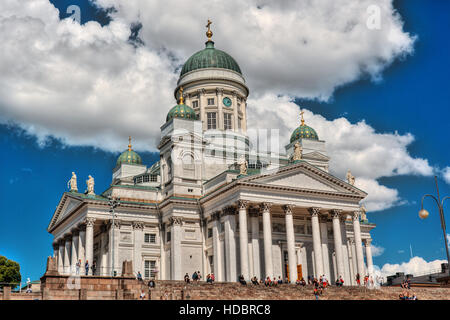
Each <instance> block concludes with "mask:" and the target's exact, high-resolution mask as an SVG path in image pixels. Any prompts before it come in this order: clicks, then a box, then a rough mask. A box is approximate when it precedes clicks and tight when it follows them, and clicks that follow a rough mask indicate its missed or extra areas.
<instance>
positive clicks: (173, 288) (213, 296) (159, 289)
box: [145, 281, 450, 300]
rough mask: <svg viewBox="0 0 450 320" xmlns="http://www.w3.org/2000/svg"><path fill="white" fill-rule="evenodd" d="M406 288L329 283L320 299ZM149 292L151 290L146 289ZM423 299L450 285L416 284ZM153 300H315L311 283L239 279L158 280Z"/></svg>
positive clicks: (384, 295)
mask: <svg viewBox="0 0 450 320" xmlns="http://www.w3.org/2000/svg"><path fill="white" fill-rule="evenodd" d="M402 291H403V290H402V289H401V288H398V287H382V288H381V289H367V288H365V287H341V288H337V287H333V286H332V287H329V288H327V289H326V290H324V292H323V295H321V296H320V300H398V299H399V294H400V293H401V292H402ZM145 292H147V291H145ZM411 292H414V293H415V294H416V295H417V297H418V299H420V300H450V288H412V289H411ZM150 299H152V300H244V299H245V300H314V299H315V297H314V295H313V287H312V286H311V285H308V286H305V287H301V286H297V285H288V284H283V285H278V286H276V287H265V286H264V285H259V286H254V285H250V284H249V285H246V286H244V285H241V284H239V283H225V282H222V283H220V282H219V283H214V284H207V283H205V282H199V283H190V284H186V283H184V281H157V282H156V287H155V288H154V289H152V290H151V291H150Z"/></svg>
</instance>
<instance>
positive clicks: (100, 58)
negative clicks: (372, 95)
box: [0, 0, 432, 211]
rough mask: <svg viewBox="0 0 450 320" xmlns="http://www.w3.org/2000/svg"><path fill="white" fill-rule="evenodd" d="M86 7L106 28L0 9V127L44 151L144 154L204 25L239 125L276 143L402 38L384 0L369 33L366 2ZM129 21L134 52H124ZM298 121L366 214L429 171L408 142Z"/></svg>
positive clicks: (376, 66)
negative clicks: (8, 126) (407, 178)
mask: <svg viewBox="0 0 450 320" xmlns="http://www.w3.org/2000/svg"><path fill="white" fill-rule="evenodd" d="M93 2H94V3H95V4H96V5H97V6H99V7H100V8H102V9H107V8H111V7H114V8H115V10H111V11H110V12H111V22H110V23H109V24H108V25H106V26H103V27H102V26H101V25H100V24H98V23H97V22H93V21H91V22H88V23H86V24H84V25H79V24H78V23H76V22H73V21H71V20H69V19H64V20H60V19H59V13H58V10H57V9H56V8H55V7H54V6H53V5H52V4H51V3H50V2H49V0H33V1H27V0H16V1H1V2H0V43H2V46H1V47H0V71H1V72H0V123H12V124H15V125H19V126H20V127H21V128H22V129H24V130H25V131H26V132H27V133H29V134H32V135H35V136H36V137H37V138H38V142H39V143H41V144H43V145H45V142H46V140H47V139H48V137H50V136H52V137H55V138H57V139H60V140H61V141H62V142H63V143H64V144H66V145H69V146H73V145H77V146H94V147H98V148H101V149H104V150H107V151H122V150H124V149H125V148H126V145H127V137H128V135H132V136H133V137H134V143H133V147H134V149H136V150H138V151H142V150H146V151H149V150H150V151H156V145H157V141H158V139H159V134H160V130H159V128H160V125H161V124H163V123H164V120H165V115H166V113H167V111H168V110H169V109H170V107H171V106H172V105H173V104H174V103H175V100H174V97H173V89H174V87H175V86H176V81H177V78H178V74H179V70H180V67H181V65H182V63H183V62H184V61H185V60H186V59H187V57H189V56H190V55H191V54H192V53H194V52H196V51H197V50H200V49H202V48H203V46H204V44H203V42H204V41H205V36H204V32H205V28H204V20H205V19H206V18H208V17H209V18H211V19H212V20H213V32H214V41H215V42H216V47H217V48H219V49H224V50H226V51H227V52H228V53H230V54H231V55H232V56H234V57H235V58H236V60H237V61H238V62H239V64H240V66H241V69H242V70H243V73H244V76H245V77H246V80H247V84H248V86H249V87H250V91H251V96H250V98H249V100H248V103H249V110H248V114H249V127H252V126H253V127H256V128H277V129H280V139H281V141H282V142H286V143H287V142H288V139H289V135H290V133H291V132H292V130H293V129H294V128H295V127H296V125H297V121H296V119H298V106H296V105H295V104H294V103H292V102H291V101H292V99H293V97H301V98H310V99H319V100H327V99H329V98H330V97H331V95H332V94H333V91H334V90H335V89H336V88H337V87H339V86H343V85H345V84H348V83H351V82H352V81H355V80H357V79H359V78H361V77H362V76H369V77H371V78H372V79H374V80H375V81H376V80H378V79H380V77H381V75H382V71H383V70H384V69H385V68H386V67H387V66H389V65H390V64H391V63H392V62H393V61H394V60H395V59H396V58H401V57H403V56H405V55H407V54H410V53H411V52H412V50H413V43H414V40H415V38H414V37H413V36H411V35H410V34H408V33H407V32H405V31H404V30H403V22H402V20H401V17H400V16H399V14H398V13H397V12H396V10H395V9H394V8H393V5H392V0H383V1H377V5H378V6H379V7H380V10H381V11H380V12H381V25H380V27H381V28H380V29H379V30H376V29H375V30H371V29H369V28H367V25H366V22H367V19H369V16H368V13H367V8H368V7H369V5H372V4H373V1H371V0H361V1H353V0H341V1H326V2H325V1H316V2H311V1H300V0H290V1H283V2H276V1H270V2H269V1H265V0H251V1H238V0H230V1H222V2H212V1H208V0H197V1H183V2H179V1H175V0H167V1H164V2H160V1H138V0H127V1H124V0H96V1H93ZM81 14H83V12H81ZM231 21H232V23H231ZM136 23H139V24H140V25H141V26H142V27H141V28H140V30H139V34H138V36H139V38H140V39H141V40H142V42H140V43H141V44H140V45H137V46H136V43H131V42H130V41H129V38H130V35H131V31H130V26H132V25H136ZM306 113H307V114H306V117H307V119H308V124H310V125H311V126H313V127H314V128H316V130H317V131H318V133H319V136H320V138H321V139H323V140H326V141H327V147H328V152H329V155H330V156H331V163H330V170H331V172H332V173H333V174H335V175H337V176H339V177H342V178H343V177H344V176H345V172H346V170H347V169H348V167H350V168H351V170H352V172H353V173H354V174H355V176H356V177H357V179H356V186H358V187H361V188H362V189H364V190H365V191H367V192H368V193H369V196H368V198H367V199H366V208H367V209H368V210H369V211H375V210H383V209H386V208H389V207H391V206H393V205H396V204H399V203H400V201H401V199H400V198H399V195H398V192H397V190H395V189H392V188H388V187H386V186H382V185H380V184H379V183H378V181H377V179H378V178H380V177H386V176H387V177H388V176H394V175H399V174H417V175H429V174H430V172H431V171H432V169H431V168H430V166H429V165H428V162H427V160H425V159H420V158H413V157H411V156H410V155H409V153H408V151H407V146H408V145H409V144H410V143H411V142H412V141H413V140H414V138H413V136H412V135H411V134H404V135H400V134H397V133H377V132H376V131H375V130H374V129H373V128H372V127H371V126H370V125H368V124H367V123H365V122H364V121H362V122H359V123H355V124H353V123H350V122H349V121H348V120H347V119H345V118H339V119H335V120H333V121H328V120H326V119H325V118H323V117H321V116H319V115H314V114H312V113H311V112H309V111H307V112H306ZM262 119H263V120H265V121H262Z"/></svg>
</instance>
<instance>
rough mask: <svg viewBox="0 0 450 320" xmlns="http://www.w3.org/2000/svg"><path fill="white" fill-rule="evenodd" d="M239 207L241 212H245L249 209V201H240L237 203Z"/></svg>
mask: <svg viewBox="0 0 450 320" xmlns="http://www.w3.org/2000/svg"><path fill="white" fill-rule="evenodd" d="M237 206H238V208H239V210H245V209H247V207H248V201H247V200H239V201H238V202H237Z"/></svg>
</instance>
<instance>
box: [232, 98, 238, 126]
mask: <svg viewBox="0 0 450 320" xmlns="http://www.w3.org/2000/svg"><path fill="white" fill-rule="evenodd" d="M238 119H239V113H238V107H237V94H236V91H233V120H234V121H233V130H234V131H235V132H239V124H238V121H239V120H238Z"/></svg>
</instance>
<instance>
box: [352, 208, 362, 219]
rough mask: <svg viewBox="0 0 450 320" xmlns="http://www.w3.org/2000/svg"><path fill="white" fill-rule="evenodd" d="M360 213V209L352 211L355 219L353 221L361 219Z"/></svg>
mask: <svg viewBox="0 0 450 320" xmlns="http://www.w3.org/2000/svg"><path fill="white" fill-rule="evenodd" d="M360 214H361V211H359V210H357V211H353V212H352V220H353V221H356V220H358V221H359V215H360Z"/></svg>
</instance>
